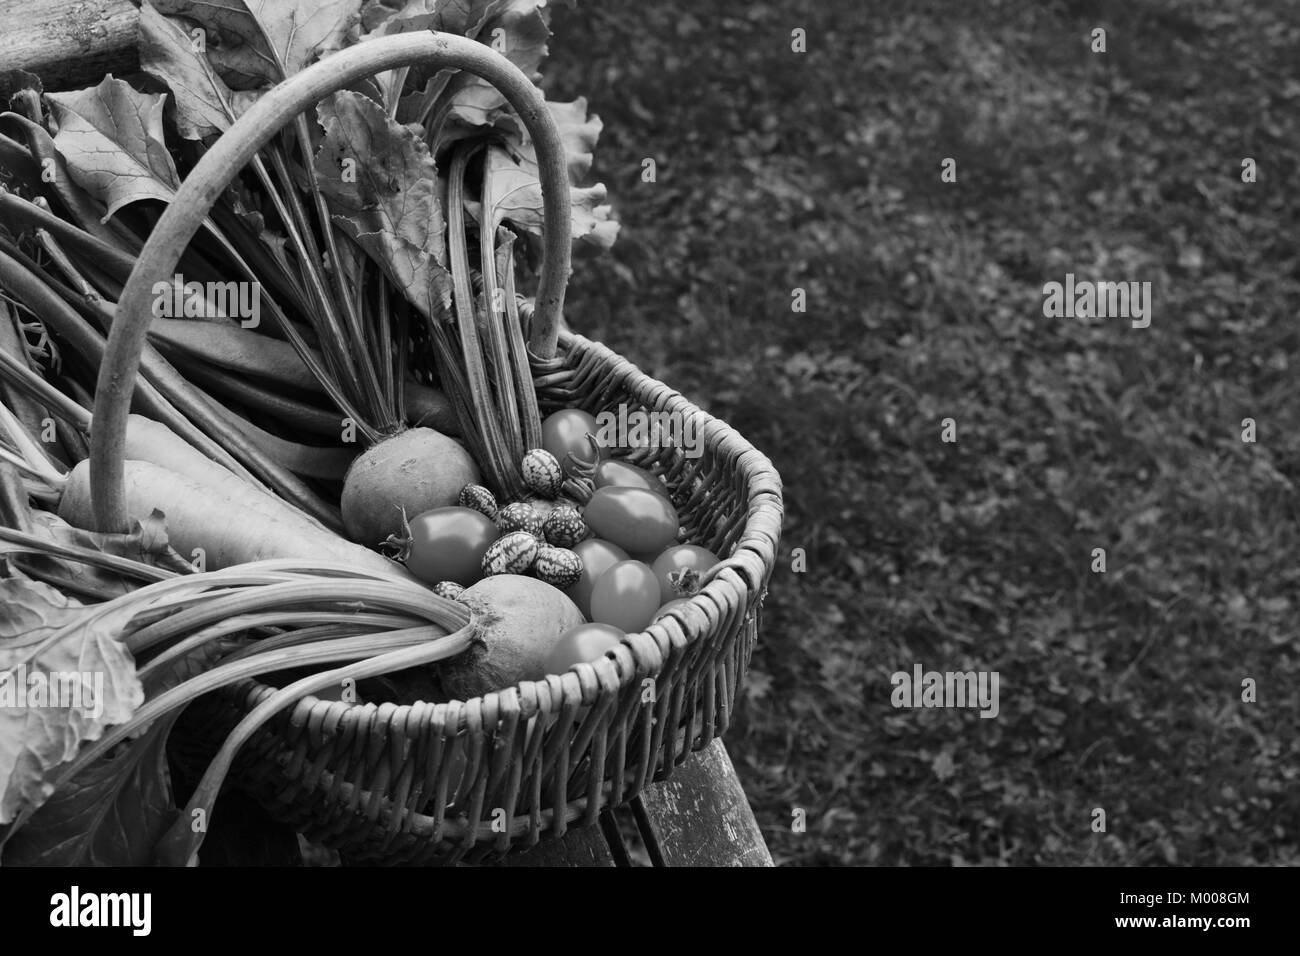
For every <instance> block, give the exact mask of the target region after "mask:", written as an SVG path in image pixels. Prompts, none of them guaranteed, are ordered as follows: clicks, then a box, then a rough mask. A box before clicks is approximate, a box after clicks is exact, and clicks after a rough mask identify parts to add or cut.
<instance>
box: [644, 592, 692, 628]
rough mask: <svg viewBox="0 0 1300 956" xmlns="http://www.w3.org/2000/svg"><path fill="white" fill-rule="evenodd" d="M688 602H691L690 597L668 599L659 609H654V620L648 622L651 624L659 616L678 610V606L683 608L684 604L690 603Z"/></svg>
mask: <svg viewBox="0 0 1300 956" xmlns="http://www.w3.org/2000/svg"><path fill="white" fill-rule="evenodd" d="M690 603H691V599H690V598H677V599H676V600H675V601H669V602H668V603H667V604H665V605H664V606H663V607H661V608H660V609H659V610H657V611H655V616H654V620H652V621H651V622H650V623H651V624H653V623H654V622H655V621H657V620H659V619H660V618H661V617H665V616H667V615H668V614H669V613H671V612H672V611H676V610H678V609H680V608H684V607H685V606H686V605H688V604H690Z"/></svg>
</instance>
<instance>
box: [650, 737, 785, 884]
mask: <svg viewBox="0 0 1300 956" xmlns="http://www.w3.org/2000/svg"><path fill="white" fill-rule="evenodd" d="M633 809H634V810H635V811H637V816H638V819H639V820H640V821H641V824H642V830H643V834H644V836H645V838H646V847H647V849H648V850H649V851H650V858H651V860H652V861H653V862H654V864H655V865H656V866H772V865H773V864H772V856H771V854H770V853H768V851H767V843H766V842H765V841H764V840H763V834H762V832H761V831H760V830H759V829H758V822H757V821H756V820H755V819H754V811H753V810H751V809H750V807H749V800H747V799H746V797H745V791H744V789H743V788H742V787H741V785H740V780H739V778H737V776H736V769H735V767H733V766H732V765H731V758H730V757H729V756H728V755H727V748H726V747H724V746H723V744H722V741H721V740H715V741H713V743H711V744H709V746H708V747H706V748H704V750H702V751H700V752H699V753H696V754H691V755H690V756H689V757H687V759H686V763H685V764H683V765H682V766H680V767H677V768H675V769H674V770H673V775H672V776H671V777H669V778H668V779H667V780H664V781H662V782H661V783H657V784H654V785H653V786H651V787H647V788H646V789H645V791H644V792H643V793H642V794H641V795H640V796H639V797H637V798H636V799H635V800H634V801H633Z"/></svg>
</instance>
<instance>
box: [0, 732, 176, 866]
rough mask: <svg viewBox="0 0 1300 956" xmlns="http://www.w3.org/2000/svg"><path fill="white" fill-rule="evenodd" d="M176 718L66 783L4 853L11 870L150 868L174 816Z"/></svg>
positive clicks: (9, 843) (25, 826)
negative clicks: (171, 767)
mask: <svg viewBox="0 0 1300 956" xmlns="http://www.w3.org/2000/svg"><path fill="white" fill-rule="evenodd" d="M175 721H176V715H171V716H169V717H166V718H163V719H160V720H159V721H157V722H156V723H155V724H154V725H153V726H152V727H150V728H149V729H148V730H147V731H146V732H145V733H144V735H143V736H141V737H139V738H137V739H136V740H132V741H130V742H128V743H125V744H123V745H122V746H120V747H118V748H117V749H116V750H115V751H114V752H113V753H111V754H109V755H108V756H106V757H103V758H101V759H99V760H97V761H95V762H94V763H93V764H91V765H90V766H89V767H87V768H86V769H85V770H83V771H82V772H81V773H79V774H77V776H76V777H74V778H73V779H72V780H70V781H68V782H67V783H66V784H64V785H63V786H62V787H60V788H59V790H58V791H57V792H56V793H55V794H54V795H53V796H52V797H50V799H49V800H47V801H46V802H45V803H44V804H43V805H42V806H41V808H40V809H39V810H37V811H36V813H35V814H33V815H32V817H31V819H29V820H28V821H27V822H26V823H25V824H24V825H23V826H22V828H21V829H19V830H18V831H17V832H16V833H14V834H13V836H11V837H10V838H9V839H8V840H7V841H6V842H5V843H4V844H3V845H4V862H5V864H7V865H9V866H147V865H149V864H150V863H152V862H153V854H154V846H155V845H156V844H157V842H158V840H159V839H160V838H161V837H162V835H163V834H164V833H165V832H167V828H168V827H169V826H171V824H172V823H173V822H174V821H175V819H176V816H177V811H176V805H175V803H174V801H173V798H172V788H171V777H170V775H169V773H168V770H167V756H166V744H167V734H168V732H169V731H170V730H171V728H172V725H173V724H174V723H175Z"/></svg>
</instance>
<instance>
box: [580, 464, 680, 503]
mask: <svg viewBox="0 0 1300 956" xmlns="http://www.w3.org/2000/svg"><path fill="white" fill-rule="evenodd" d="M591 482H592V484H594V485H595V486H596V487H597V488H604V487H605V486H606V485H615V486H616V487H619V488H643V489H645V490H646V491H653V492H654V493H655V494H657V495H663V496H664V497H665V498H667V497H668V486H667V485H665V484H664V483H663V482H662V481H660V480H659V478H658V476H657V475H653V474H651V473H650V472H649V471H646V469H644V468H641V467H639V466H637V465H631V464H628V463H627V462H625V461H619V460H618V459H616V458H610V459H607V460H605V461H602V462H601V463H600V464H598V465H597V466H596V472H595V474H593V475H592V476H591Z"/></svg>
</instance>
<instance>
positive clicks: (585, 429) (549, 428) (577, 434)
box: [542, 408, 606, 475]
mask: <svg viewBox="0 0 1300 956" xmlns="http://www.w3.org/2000/svg"><path fill="white" fill-rule="evenodd" d="M599 431H600V427H599V426H598V425H597V424H596V419H595V417H593V416H592V415H590V414H588V413H587V412H584V411H583V410H582V409H580V408H561V409H560V410H559V411H558V412H552V413H551V414H549V415H547V416H546V418H545V420H544V421H543V422H542V447H543V448H545V449H546V450H547V451H549V452H550V453H551V454H552V455H554V456H555V458H556V460H557V461H558V462H559V463H560V467H561V468H563V469H564V473H565V474H566V475H569V474H572V470H571V466H570V465H569V455H570V454H572V455H573V457H574V458H582V459H585V460H587V461H590V460H591V454H592V451H591V442H589V441H588V440H587V435H588V434H590V435H591V437H592V438H595V437H596V435H597V434H598V433H599ZM601 454H602V457H603V456H604V454H606V453H605V452H602V453H601Z"/></svg>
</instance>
